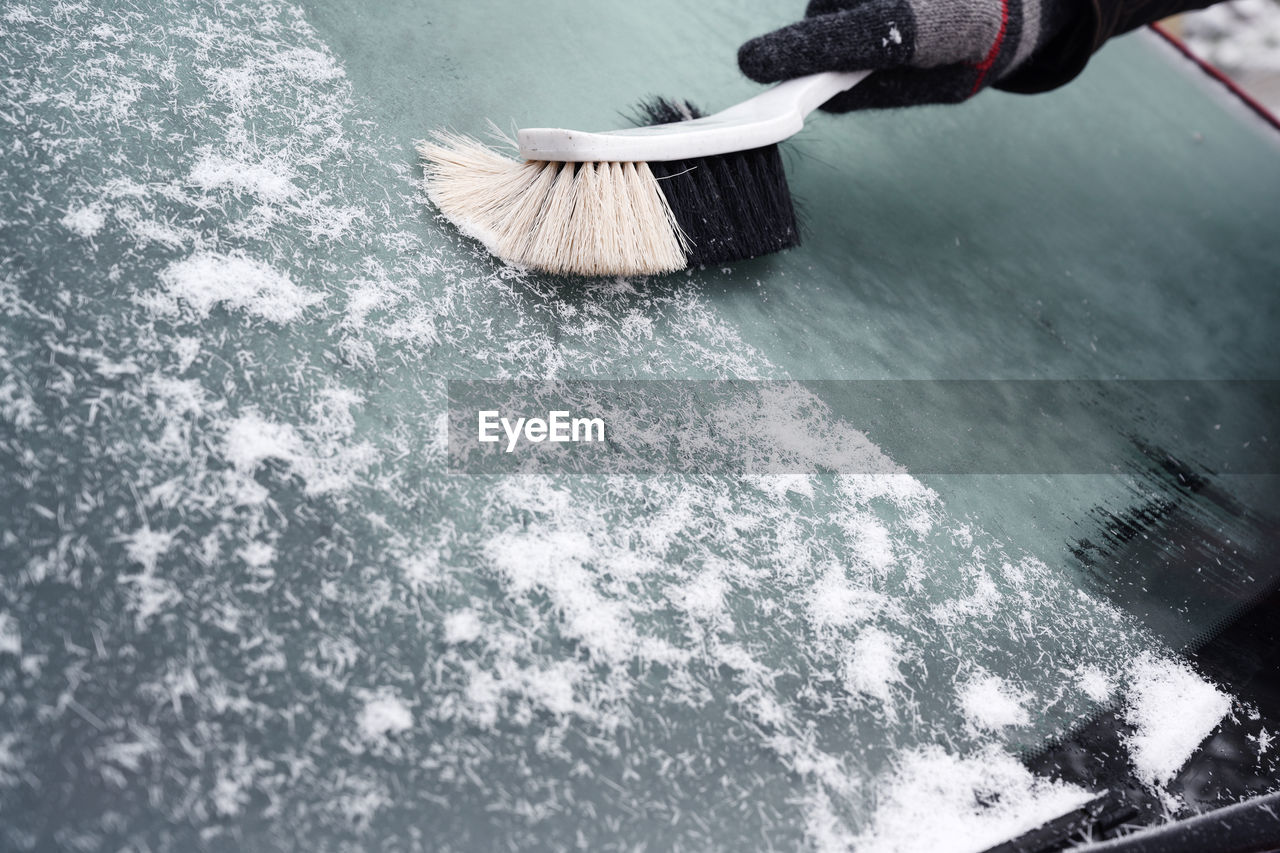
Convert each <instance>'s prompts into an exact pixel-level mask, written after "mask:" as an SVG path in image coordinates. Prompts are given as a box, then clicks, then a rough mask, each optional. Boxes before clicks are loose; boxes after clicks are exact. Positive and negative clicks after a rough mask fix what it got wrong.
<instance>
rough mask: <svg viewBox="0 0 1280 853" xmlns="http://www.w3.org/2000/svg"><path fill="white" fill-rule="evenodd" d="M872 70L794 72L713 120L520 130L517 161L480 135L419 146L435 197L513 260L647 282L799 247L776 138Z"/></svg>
mask: <svg viewBox="0 0 1280 853" xmlns="http://www.w3.org/2000/svg"><path fill="white" fill-rule="evenodd" d="M869 73H870V72H868V71H825V72H822V73H820V74H811V75H808V76H805V77H797V78H795V79H793V80H788V81H786V82H784V83H780V84H778V85H777V86H774V87H773V88H771V89H769V90H768V91H765V92H762V93H761V94H759V95H756V96H755V97H754V98H751V99H750V100H747V101H743V102H742V103H740V104H737V105H736V106H732V107H730V108H728V109H727V110H723V111H721V112H718V113H715V114H714V115H708V116H703V115H701V114H699V113H698V111H697V110H695V109H694V108H693V107H692V106H690V105H689V104H688V103H687V102H673V101H668V100H665V99H656V100H653V101H650V102H648V103H646V104H642V105H641V107H640V112H641V116H640V119H641V120H642V121H644V122H645V123H646V126H643V127H632V128H626V129H623V130H611V131H605V132H601V133H587V132H584V131H578V130H563V129H560V128H541V127H540V128H527V129H523V130H520V131H518V132H517V137H518V140H519V141H518V143H517V142H516V141H514V140H511V139H507V140H506V141H507V142H508V143H510V144H512V145H515V146H517V147H518V148H519V151H520V156H521V157H522V158H524V159H523V162H522V161H520V160H514V159H511V158H510V157H506V156H503V155H502V154H499V153H497V152H496V151H494V150H493V149H491V148H489V147H488V146H486V145H484V144H482V143H480V142H477V141H476V140H474V139H471V138H469V137H465V136H459V135H457V134H453V133H448V132H437V133H434V134H433V135H432V136H433V139H432V140H431V141H426V142H420V143H418V153H419V154H421V155H422V158H423V160H424V161H425V162H424V165H423V173H424V176H425V184H426V191H427V197H428V198H429V199H430V200H431V202H432V203H433V204H434V205H435V206H436V207H437V208H438V209H439V210H440V212H441V213H442V214H444V216H445V217H446V218H447V219H448V220H449V221H451V222H452V223H453V224H454V225H456V226H457V227H458V229H459V230H460V231H462V233H463V234H466V235H467V236H469V237H473V238H475V239H476V240H479V241H480V242H481V243H483V244H484V247H485V248H486V249H488V251H489V252H490V253H492V254H494V255H497V256H498V257H499V258H501V259H503V260H504V261H506V262H508V263H510V264H514V265H517V266H521V267H527V268H531V269H537V270H544V271H546V272H550V273H556V274H562V275H588V276H605V275H650V274H656V273H665V272H673V271H675V270H681V269H685V268H686V267H691V266H699V265H702V264H715V263H724V262H727V261H736V260H741V259H744V258H753V257H756V256H757V255H764V254H768V253H770V252H777V251H779V250H781V249H786V248H790V247H791V246H795V245H797V244H798V243H799V237H800V235H799V232H798V230H797V228H796V217H795V209H794V208H793V206H792V204H791V191H790V190H789V189H788V187H787V176H786V172H785V171H784V170H783V168H782V157H781V155H780V153H779V151H778V143H779V142H781V141H782V140H784V139H787V138H788V137H790V136H793V135H795V134H796V133H798V132H799V131H800V130H801V129H802V128H803V127H804V120H805V117H806V116H807V115H809V113H811V112H813V111H814V110H815V109H817V108H818V107H819V106H821V105H822V104H824V103H826V102H827V100H829V99H830V98H831V97H832V96H834V95H838V94H839V93H841V92H843V91H845V90H847V89H850V88H852V87H853V86H855V85H857V84H858V83H859V82H861V81H862V79H863V78H865V77H866V76H867V75H868V74H869Z"/></svg>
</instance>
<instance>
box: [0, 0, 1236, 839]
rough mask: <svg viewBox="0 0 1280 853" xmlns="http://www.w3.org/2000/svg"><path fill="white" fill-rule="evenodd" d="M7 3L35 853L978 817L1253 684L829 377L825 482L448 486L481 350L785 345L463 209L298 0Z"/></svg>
mask: <svg viewBox="0 0 1280 853" xmlns="http://www.w3.org/2000/svg"><path fill="white" fill-rule="evenodd" d="M0 28H2V30H3V43H4V44H5V50H4V52H3V53H4V58H3V59H0V63H2V64H3V79H2V80H0V91H3V105H2V109H0V127H2V128H3V129H4V130H3V136H2V137H0V140H2V144H3V148H4V156H3V161H2V162H0V170H2V171H0V176H2V177H3V180H2V181H0V204H2V207H0V211H2V213H0V216H2V218H3V223H4V234H5V236H4V238H3V240H4V257H3V262H2V263H3V266H0V305H3V320H2V321H0V417H2V421H0V423H2V424H3V426H2V427H0V465H2V466H3V469H2V471H3V473H2V474H0V477H2V479H0V485H2V487H3V492H4V497H5V507H6V509H5V518H4V525H3V533H2V534H0V536H2V541H0V553H3V563H4V571H3V574H2V575H0V663H2V664H3V669H2V670H0V671H2V673H3V674H2V675H0V691H2V692H3V697H4V698H3V702H0V720H2V721H3V722H2V723H0V731H2V732H4V733H3V734H0V804H3V809H2V811H3V813H4V815H5V818H4V820H3V824H4V826H3V828H2V829H0V832H3V833H4V834H5V835H4V837H5V838H6V843H7V846H11V847H14V848H17V849H23V848H28V847H35V846H46V845H56V846H66V847H90V848H97V847H103V846H118V845H124V844H130V845H132V846H136V847H139V848H141V847H156V846H162V847H167V846H177V845H178V844H179V843H197V842H198V843H201V844H205V845H216V844H223V845H226V846H230V847H239V846H257V845H261V844H263V843H267V844H272V845H273V844H275V843H276V842H277V841H278V840H279V839H286V838H287V839H297V842H298V843H299V845H300V846H307V847H314V848H317V849H329V848H334V847H343V846H354V847H357V848H368V847H370V846H375V845H376V846H410V847H412V846H429V847H432V848H436V849H453V848H467V847H474V846H477V845H483V846H491V843H496V842H493V841H492V839H495V838H501V839H503V840H504V843H509V844H511V845H513V846H526V847H528V846H536V847H543V846H547V845H548V844H551V845H554V846H557V847H569V846H574V845H578V844H585V845H587V846H607V845H609V844H611V843H613V844H621V843H624V840H625V839H633V840H636V839H641V838H644V839H649V840H651V841H652V843H654V844H655V845H657V846H659V847H669V846H673V845H675V844H680V845H683V846H694V847H698V848H700V849H742V848H743V847H745V846H751V847H759V846H761V845H767V844H778V845H784V846H785V845H794V843H796V842H797V841H798V840H799V839H800V836H801V835H803V836H804V837H805V838H806V839H807V840H808V842H809V843H810V844H812V845H814V846H816V847H820V848H825V849H846V848H854V849H859V850H918V849H924V848H926V847H930V846H932V847H937V848H939V849H941V848H942V847H944V846H946V847H947V848H948V849H960V848H965V849H980V848H982V847H985V846H987V845H989V844H991V843H995V842H997V841H999V840H1001V839H1003V838H1006V837H1008V836H1010V835H1012V834H1016V833H1017V832H1020V831H1022V830H1024V829H1028V828H1031V827H1033V826H1035V825H1036V824H1037V823H1039V822H1041V821H1043V820H1045V819H1048V818H1050V817H1053V816H1055V815H1057V814H1059V813H1061V812H1063V811H1066V810H1068V809H1070V808H1073V807H1075V806H1077V805H1079V804H1081V803H1082V802H1085V801H1086V800H1087V799H1088V798H1089V797H1090V792H1086V791H1083V790H1082V789H1079V788H1074V787H1071V786H1068V785H1064V784H1058V783H1052V782H1049V781H1047V780H1044V779H1037V778H1033V777H1032V775H1031V774H1030V773H1028V772H1027V771H1026V770H1025V769H1024V768H1023V767H1022V765H1021V764H1019V763H1018V761H1017V760H1016V756H1017V754H1018V751H1019V750H1020V749H1023V748H1028V747H1034V746H1035V745H1037V744H1039V743H1041V742H1043V741H1044V739H1045V738H1047V737H1050V736H1052V735H1053V734H1055V733H1059V732H1061V731H1063V730H1065V729H1066V728H1067V727H1068V726H1070V725H1071V724H1073V723H1076V722H1078V721H1080V720H1082V719H1084V718H1085V717H1086V716H1087V715H1089V714H1090V713H1091V712H1092V711H1093V710H1094V709H1095V708H1096V707H1097V705H1098V703H1100V702H1107V701H1111V700H1112V699H1113V698H1115V697H1117V696H1126V695H1129V693H1130V691H1134V690H1136V693H1135V694H1134V695H1135V696H1136V698H1135V699H1134V705H1133V707H1134V709H1135V710H1134V711H1133V719H1134V720H1135V722H1136V724H1137V725H1138V726H1139V733H1138V734H1137V735H1136V738H1135V741H1134V750H1135V751H1134V756H1135V762H1136V768H1137V770H1138V771H1139V772H1140V773H1141V774H1142V775H1143V776H1144V778H1147V779H1148V781H1149V782H1150V783H1151V784H1152V785H1157V786H1158V785H1160V784H1162V783H1164V782H1167V780H1168V778H1169V777H1170V775H1171V773H1172V772H1173V771H1176V769H1177V767H1178V766H1180V765H1181V763H1182V762H1183V761H1184V760H1185V758H1186V757H1187V755H1188V754H1189V753H1190V752H1191V751H1192V750H1194V749H1195V747H1196V746H1197V745H1198V743H1199V741H1200V739H1202V738H1203V737H1204V736H1205V735H1207V734H1208V733H1209V732H1210V731H1211V730H1212V729H1213V727H1214V726H1215V725H1216V722H1217V720H1218V719H1219V718H1221V717H1222V716H1223V715H1224V714H1226V713H1227V712H1228V710H1229V708H1230V701H1231V700H1230V699H1229V697H1227V696H1226V695H1225V694H1223V693H1222V692H1221V691H1219V690H1218V689H1217V688H1215V687H1213V686H1212V685H1209V684H1207V683H1206V682H1204V681H1203V680H1201V679H1200V678H1199V677H1198V676H1196V675H1195V674H1194V673H1192V672H1191V671H1190V670H1188V669H1186V668H1185V667H1184V666H1182V665H1181V664H1177V663H1174V662H1173V661H1172V660H1171V658H1170V656H1169V654H1168V652H1166V651H1164V650H1162V649H1160V648H1159V647H1158V646H1157V644H1156V643H1155V642H1154V641H1152V640H1151V639H1150V638H1149V637H1148V636H1147V635H1146V634H1144V632H1143V631H1142V630H1140V629H1139V627H1138V626H1137V625H1136V624H1135V623H1134V622H1133V621H1132V620H1131V619H1130V618H1129V617H1127V616H1126V615H1124V614H1123V613H1121V612H1119V611H1118V610H1116V609H1115V608H1114V607H1112V606H1111V605H1109V604H1108V603H1106V602H1104V601H1101V600H1098V599H1097V598H1094V597H1091V596H1090V595H1087V594H1085V593H1084V592H1082V591H1081V590H1080V589H1078V588H1076V587H1075V586H1074V585H1073V583H1072V581H1071V579H1070V578H1068V577H1067V576H1065V575H1064V574H1062V573H1060V572H1058V571H1056V570H1055V569H1054V568H1053V567H1051V566H1048V565H1046V564H1045V563H1044V562H1041V561H1040V560H1038V559H1036V558H1035V557H1034V556H1032V555H1030V554H1029V553H1026V552H1024V551H1023V550H1020V549H1019V547H1018V546H1017V544H1016V543H1009V542H1002V541H998V540H996V539H995V538H993V537H992V536H990V535H988V534H987V533H985V532H984V531H983V530H982V529H981V525H980V524H978V523H976V522H975V521H974V520H972V519H962V518H957V517H953V516H952V515H951V514H950V513H949V511H948V508H947V506H946V505H945V504H944V502H943V501H942V500H941V499H940V498H939V496H938V495H937V494H936V493H935V492H933V491H932V490H931V489H930V488H928V487H927V486H926V485H925V484H924V483H922V482H920V481H919V480H917V479H915V478H913V477H912V476H911V475H910V474H909V473H908V472H905V471H904V472H901V473H898V474H891V475H884V476H852V475H849V476H837V475H831V474H821V473H819V472H820V471H821V470H822V468H823V466H824V465H826V464H827V463H829V462H831V461H832V460H828V459H824V458H823V454H824V453H825V452H828V451H825V450H824V448H829V447H838V446H842V441H841V440H839V439H840V437H841V436H847V434H849V433H850V432H851V431H852V428H851V427H850V426H849V425H846V424H840V423H838V422H833V420H832V419H831V418H830V417H829V416H827V415H825V414H824V411H825V409H824V407H823V406H822V404H821V401H819V400H816V399H812V398H810V397H806V396H805V395H806V394H807V392H805V391H803V390H800V389H796V390H795V392H794V394H795V395H796V399H795V400H792V401H791V402H793V403H796V404H797V409H796V410H797V411H801V410H802V411H804V412H806V413H808V414H805V415H803V416H800V417H799V419H798V420H797V422H796V424H794V425H793V426H795V428H796V429H798V430H800V432H799V433H798V434H800V435H802V436H804V437H805V439H806V440H805V441H802V442H798V446H800V447H803V448H807V450H806V451H805V452H807V453H809V454H810V459H809V462H810V463H811V467H812V473H811V474H808V475H789V476H777V477H767V478H758V479H755V480H751V481H748V482H744V483H734V484H727V483H725V482H720V481H717V480H715V479H714V478H710V477H696V476H677V475H675V474H670V475H661V476H659V475H650V476H630V477H620V476H603V475H601V476H595V477H586V476H578V477H570V476H567V475H566V476H559V477H558V476H555V475H550V474H544V475H538V476H509V477H505V478H503V479H501V480H499V481H489V480H485V479H483V478H478V477H477V478H470V477H461V476H451V475H450V474H449V473H448V472H447V471H446V470H445V469H446V465H445V448H444V444H443V442H444V429H445V411H444V406H445V396H444V381H445V380H446V379H447V378H451V377H452V378H462V377H492V378H542V377H635V378H657V377H736V378H756V377H769V378H786V377H784V376H781V374H780V372H779V371H778V370H777V369H776V368H775V367H774V366H773V365H771V364H770V363H769V362H768V360H767V359H766V358H764V357H763V356H762V355H761V354H760V353H757V352H754V351H753V350H752V349H751V347H749V346H748V345H747V344H745V343H744V342H743V340H742V339H741V338H740V337H739V335H738V334H737V333H736V331H735V329H734V328H732V327H731V326H729V325H728V324H726V323H725V322H724V321H722V320H721V319H720V318H719V317H718V316H717V313H716V311H715V310H714V306H713V304H712V303H711V302H710V301H709V300H708V298H707V296H706V295H705V293H706V288H707V287H708V286H709V285H708V282H710V281H712V280H713V279H714V277H715V276H717V275H720V274H721V273H720V272H718V271H714V272H707V273H698V274H693V275H690V276H688V277H683V276H676V277H672V278H670V279H664V280H659V281H643V282H641V281H627V280H614V281H598V282H592V283H588V284H584V285H580V286H576V287H575V288H569V289H565V290H558V289H557V288H555V287H553V286H552V284H550V283H548V282H547V281H544V280H540V279H538V278H537V277H534V276H529V275H526V274H524V273H522V272H521V271H519V270H514V269H510V268H504V267H502V266H500V265H497V264H496V263H495V262H494V261H492V259H490V258H489V257H487V256H486V255H485V254H484V253H483V252H482V251H480V250H479V249H478V248H477V247H475V246H474V245H473V244H471V243H470V242H469V241H467V240H465V239H462V238H460V237H458V236H457V235H456V234H454V233H453V232H451V231H450V230H449V229H448V228H447V227H446V226H444V225H443V224H442V223H440V222H437V221H435V220H434V218H433V216H432V214H431V212H430V211H429V210H428V209H427V208H426V207H425V206H424V205H423V204H422V201H421V197H420V191H419V190H418V189H417V188H416V187H415V186H414V181H413V171H412V169H411V166H410V162H411V161H410V157H409V154H408V153H407V152H406V151H405V150H402V148H401V147H400V146H398V145H396V144H393V143H392V142H390V141H389V140H387V139H384V138H382V137H380V136H379V133H378V129H377V127H376V126H375V125H374V124H373V123H372V122H371V120H370V119H369V117H367V116H365V115H364V114H362V112H361V108H360V105H359V103H358V99H357V98H356V97H355V96H354V95H353V92H352V89H351V86H350V84H349V82H348V81H347V79H346V78H345V76H344V73H343V70H342V67H341V65H340V63H339V62H338V61H337V59H336V58H335V56H334V54H333V53H331V52H330V50H329V49H328V48H327V47H326V46H325V45H324V44H323V43H321V41H320V40H319V39H318V37H317V36H316V34H315V32H314V31H313V30H312V29H311V27H310V26H309V25H308V24H307V22H306V21H305V19H304V15H303V12H302V11H301V10H300V9H299V8H298V7H295V6H292V5H290V4H287V3H271V2H260V0H252V2H232V3H226V4H223V3H200V2H192V3H177V2H167V3H163V2H157V3H152V4H145V5H144V6H142V7H135V6H133V5H129V4H122V5H120V6H119V7H116V8H109V9H103V8H101V6H100V5H99V4H88V3H70V2H58V3H53V4H46V5H36V4H32V5H9V6H8V7H7V8H6V9H5V11H4V13H3V23H2V24H0ZM429 119H430V117H429V116H427V117H424V128H423V129H424V133H425V132H426V131H427V130H429V129H430V128H429V127H428V126H427V124H428V123H429ZM785 403H787V401H786V400H783V401H778V400H776V399H771V400H768V401H762V405H766V404H768V405H779V404H785ZM800 403H803V404H804V405H803V409H801V408H800V407H799V405H798V404H800ZM872 449H873V450H874V448H872ZM831 452H834V451H831ZM837 467H838V466H837ZM1135 662H1136V663H1135ZM1135 684H1136V687H1135V686H1134V685H1135ZM1181 697H1190V698H1193V699H1194V700H1195V703H1196V705H1195V707H1196V715H1195V719H1194V720H1193V721H1178V720H1167V719H1166V718H1165V715H1164V714H1163V713H1162V709H1163V708H1167V707H1169V706H1170V705H1171V704H1172V703H1174V702H1176V701H1178V700H1179V699H1180V698H1181ZM1166 728H1169V729H1170V733H1169V736H1168V737H1165V736H1164V735H1162V732H1164V731H1165V730H1166Z"/></svg>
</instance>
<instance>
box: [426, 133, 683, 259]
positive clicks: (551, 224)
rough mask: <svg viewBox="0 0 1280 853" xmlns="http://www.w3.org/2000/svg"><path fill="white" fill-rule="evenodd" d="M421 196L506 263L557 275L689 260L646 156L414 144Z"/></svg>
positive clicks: (448, 140)
mask: <svg viewBox="0 0 1280 853" xmlns="http://www.w3.org/2000/svg"><path fill="white" fill-rule="evenodd" d="M418 153H419V154H421V155H422V157H423V159H424V161H425V165H424V167H423V171H424V174H425V177H426V189H427V197H428V198H430V199H431V201H432V203H433V204H435V206H436V207H437V208H439V210H440V212H441V213H443V214H444V215H445V216H446V217H447V218H448V219H449V220H450V221H451V222H453V224H454V225H456V226H458V229H459V230H460V231H462V233H464V234H466V235H467V236H469V237H473V238H475V239H476V240H479V241H480V242H481V243H483V244H484V246H485V248H486V249H488V250H489V251H490V252H491V253H492V254H494V255H497V256H498V257H500V258H502V259H503V260H505V261H507V262H508V263H512V264H516V265H518V266H524V267H530V268H533V269H539V270H545V271H546V272H551V273H558V274H562V275H594V276H604V275H652V274H657V273H664V272H672V271H674V270H679V269H684V268H685V267H686V266H688V261H687V251H686V244H685V242H684V238H683V235H682V234H681V232H680V228H679V226H678V225H677V223H676V219H675V217H674V215H673V214H672V211H671V208H670V206H669V205H668V204H667V200H666V197H665V196H664V195H663V194H662V192H661V190H659V188H658V181H657V178H655V177H654V174H653V172H652V171H650V169H649V167H648V166H647V165H645V164H644V163H577V164H575V163H552V162H544V161H528V162H523V163H522V162H519V161H517V160H512V159H511V158H509V157H504V156H502V155H501V154H498V153H497V152H496V151H494V150H493V149H491V148H489V147H488V146H486V145H483V144H481V143H479V142H477V141H475V140H474V139H469V138H467V137H465V136H457V135H454V134H447V133H437V134H435V139H434V141H431V142H421V143H419V144H418Z"/></svg>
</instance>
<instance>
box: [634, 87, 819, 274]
mask: <svg viewBox="0 0 1280 853" xmlns="http://www.w3.org/2000/svg"><path fill="white" fill-rule="evenodd" d="M701 117H702V112H701V111H700V110H698V108H697V107H695V106H693V105H692V104H690V103H689V102H688V101H674V100H670V99H667V98H653V99H651V100H649V101H646V102H644V103H642V104H640V106H639V107H638V109H637V115H636V121H637V123H641V124H650V125H655V124H667V123H670V122H676V121H687V120H691V119H698V118H701ZM649 168H650V169H651V170H652V171H653V174H654V176H655V177H656V178H657V179H658V186H659V188H661V190H662V194H663V196H665V197H666V199H667V204H668V205H669V206H670V208H671V212H672V214H673V215H674V216H675V220H676V222H677V224H678V225H679V226H680V230H681V231H682V232H684V236H685V238H686V240H687V241H688V244H689V249H688V258H687V263H688V265H689V266H700V265H703V264H721V263H727V262H729V261H738V260H743V259H746V258H754V257H758V256H760V255H767V254H770V253H772V252H778V251H781V250H783V249H789V248H791V247H792V246H797V245H799V243H800V230H799V227H798V226H797V223H796V212H795V207H794V205H792V203H791V189H790V187H788V186H787V173H786V170H785V169H783V166H782V153H781V152H780V151H779V150H778V146H777V145H765V146H763V147H761V148H753V149H751V150H749V151H734V152H730V153H728V154H718V155H716V156H713V157H696V158H693V159H691V160H669V161H665V162H659V163H650V164H649Z"/></svg>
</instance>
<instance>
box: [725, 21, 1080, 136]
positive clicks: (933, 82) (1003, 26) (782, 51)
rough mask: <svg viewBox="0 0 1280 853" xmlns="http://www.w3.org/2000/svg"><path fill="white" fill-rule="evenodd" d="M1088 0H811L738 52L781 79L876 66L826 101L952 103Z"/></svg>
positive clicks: (746, 63) (858, 105)
mask: <svg viewBox="0 0 1280 853" xmlns="http://www.w3.org/2000/svg"><path fill="white" fill-rule="evenodd" d="M1073 1H1074V2H1075V3H1079V0H810V3H809V7H808V9H807V10H806V11H805V17H804V20H802V21H799V22H797V23H794V24H791V25H790V26H787V27H783V28H782V29H780V30H775V31H773V32H771V33H768V34H767V35H763V36H760V37H759V38H754V39H752V40H751V41H749V42H747V43H746V44H744V45H743V46H742V47H741V48H740V49H739V50H738V65H739V66H741V68H742V72H743V73H744V74H746V75H747V76H748V77H750V78H751V79H752V80H755V81H757V82H759V83H776V82H778V81H780V80H788V79H790V78H792V77H799V76H800V75H802V74H813V73H815V72H818V71H854V70H859V69H876V73H874V74H872V75H871V76H870V77H868V78H867V79H866V80H864V81H863V82H862V83H859V84H858V85H857V86H854V87H853V88H852V89H850V90H849V91H847V92H842V93H841V94H839V95H837V96H835V97H834V98H832V99H831V100H830V101H828V102H827V103H826V104H824V105H823V108H824V109H827V110H830V111H833V112H847V111H849V110H858V109H876V108H882V107H902V106H909V105H912V104H952V103H958V102H960V101H963V100H966V99H968V98H971V97H972V96H974V95H976V94H977V93H978V92H979V91H981V90H982V89H983V88H984V87H986V86H989V85H991V84H992V83H995V82H997V81H999V80H1001V79H1002V78H1004V77H1007V76H1008V75H1010V74H1012V72H1013V71H1014V70H1016V69H1017V68H1018V67H1019V66H1021V65H1022V64H1023V63H1025V62H1026V61H1027V59H1028V58H1029V57H1030V56H1031V55H1032V53H1033V52H1034V51H1035V50H1036V48H1037V47H1039V46H1041V45H1043V44H1045V43H1046V42H1047V41H1048V40H1049V38H1050V37H1051V36H1052V35H1053V34H1054V33H1055V32H1057V31H1058V30H1059V29H1061V27H1062V26H1063V24H1064V23H1065V22H1066V20H1067V19H1068V18H1069V17H1070V12H1069V9H1070V6H1069V4H1072V3H1073Z"/></svg>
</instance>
